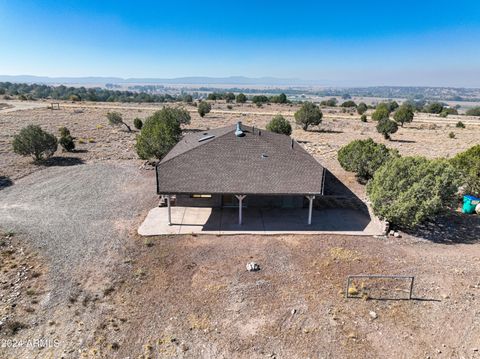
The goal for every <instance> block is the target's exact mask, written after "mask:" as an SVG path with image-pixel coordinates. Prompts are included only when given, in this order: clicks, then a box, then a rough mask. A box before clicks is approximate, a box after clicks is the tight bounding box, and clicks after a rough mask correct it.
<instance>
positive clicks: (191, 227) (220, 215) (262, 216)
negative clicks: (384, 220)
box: [138, 206, 382, 236]
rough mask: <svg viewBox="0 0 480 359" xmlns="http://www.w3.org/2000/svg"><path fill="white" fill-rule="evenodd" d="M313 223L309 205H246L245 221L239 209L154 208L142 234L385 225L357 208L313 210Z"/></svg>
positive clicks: (377, 230)
mask: <svg viewBox="0 0 480 359" xmlns="http://www.w3.org/2000/svg"><path fill="white" fill-rule="evenodd" d="M312 214H313V215H312V217H311V224H310V225H309V224H308V223H307V221H306V218H308V215H309V208H254V207H250V208H246V209H243V213H242V216H243V221H242V223H243V224H241V225H240V224H239V221H238V219H239V218H238V216H239V212H238V208H209V207H181V206H172V207H171V224H170V225H169V223H168V208H167V207H156V208H153V209H152V210H150V212H149V213H148V215H147V218H146V219H145V220H144V222H143V223H142V225H141V226H140V228H139V229H138V233H139V234H140V235H142V236H153V235H165V234H189V233H205V234H247V233H250V234H276V233H285V234H287V233H291V234H299V233H302V234H309V233H311V234H319V233H338V234H350V235H377V234H381V232H382V225H381V223H380V221H378V220H377V219H376V218H373V217H370V216H368V215H367V214H365V213H363V212H361V211H356V210H353V209H347V208H339V209H336V208H335V209H313V213H312Z"/></svg>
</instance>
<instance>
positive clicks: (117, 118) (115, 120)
mask: <svg viewBox="0 0 480 359" xmlns="http://www.w3.org/2000/svg"><path fill="white" fill-rule="evenodd" d="M107 119H108V123H109V124H110V125H112V126H120V125H124V126H125V127H126V128H127V129H128V132H132V129H131V128H130V126H129V125H127V124H126V123H125V122H123V118H122V114H121V113H118V112H108V113H107Z"/></svg>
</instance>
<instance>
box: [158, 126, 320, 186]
mask: <svg viewBox="0 0 480 359" xmlns="http://www.w3.org/2000/svg"><path fill="white" fill-rule="evenodd" d="M242 128H243V130H244V133H245V136H244V137H237V136H235V126H233V125H232V126H228V127H222V128H217V129H214V130H210V131H205V132H197V133H190V134H187V135H185V137H184V138H183V139H182V140H181V141H180V142H179V143H178V144H177V145H176V146H175V147H174V148H173V149H172V150H171V151H170V152H169V153H168V154H167V155H166V156H165V157H164V158H163V160H162V161H161V162H160V163H159V164H158V166H157V192H158V193H159V194H178V193H205V194H214V193H232V194H320V193H321V189H322V177H323V167H322V166H321V165H320V163H318V162H317V161H316V160H315V159H314V158H313V157H312V156H311V155H310V154H308V153H307V152H306V151H305V150H304V149H303V148H302V147H301V146H300V145H299V144H298V143H296V142H294V143H293V148H292V140H291V138H290V137H288V136H285V135H280V134H276V133H273V132H269V131H266V130H259V129H255V130H253V129H252V127H248V126H242ZM205 133H206V134H205ZM208 136H215V137H213V138H209V139H208ZM201 138H207V139H205V140H204V141H200V142H199V141H198V140H199V139H201Z"/></svg>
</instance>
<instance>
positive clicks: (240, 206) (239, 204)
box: [235, 194, 247, 225]
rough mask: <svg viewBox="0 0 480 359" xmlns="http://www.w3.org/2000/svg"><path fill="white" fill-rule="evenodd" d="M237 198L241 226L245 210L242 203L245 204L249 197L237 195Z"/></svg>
mask: <svg viewBox="0 0 480 359" xmlns="http://www.w3.org/2000/svg"><path fill="white" fill-rule="evenodd" d="M235 197H237V199H238V224H239V225H242V210H243V205H242V202H243V199H244V198H245V197H247V196H245V195H244V194H238V195H237V194H236V195H235Z"/></svg>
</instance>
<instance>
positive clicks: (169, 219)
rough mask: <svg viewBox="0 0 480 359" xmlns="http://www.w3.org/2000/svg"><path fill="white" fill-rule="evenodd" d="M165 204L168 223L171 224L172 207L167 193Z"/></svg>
mask: <svg viewBox="0 0 480 359" xmlns="http://www.w3.org/2000/svg"><path fill="white" fill-rule="evenodd" d="M167 206H168V225H169V226H171V225H172V207H171V206H170V195H169V194H168V195H167Z"/></svg>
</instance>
